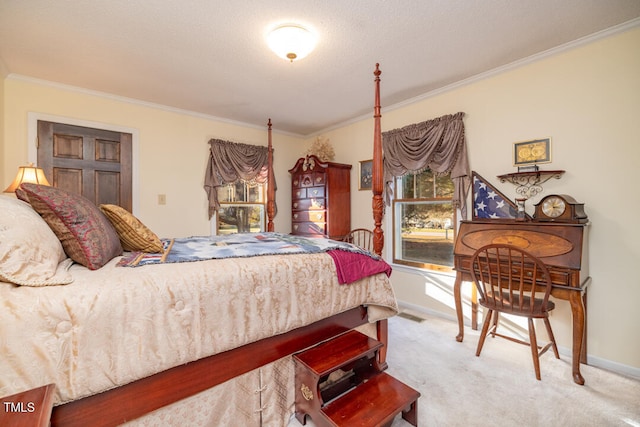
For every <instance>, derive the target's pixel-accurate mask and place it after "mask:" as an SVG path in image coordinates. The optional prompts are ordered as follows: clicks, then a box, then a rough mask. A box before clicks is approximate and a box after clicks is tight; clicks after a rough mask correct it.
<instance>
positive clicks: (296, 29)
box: [267, 24, 316, 62]
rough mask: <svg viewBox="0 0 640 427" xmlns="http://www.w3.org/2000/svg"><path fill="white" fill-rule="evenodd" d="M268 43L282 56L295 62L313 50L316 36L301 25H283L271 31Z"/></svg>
mask: <svg viewBox="0 0 640 427" xmlns="http://www.w3.org/2000/svg"><path fill="white" fill-rule="evenodd" d="M267 44H268V45H269V47H270V48H271V50H272V51H274V52H275V54H276V55H278V56H279V57H280V58H283V59H286V60H289V61H291V62H293V61H294V60H298V59H302V58H304V57H305V56H307V55H309V54H310V53H311V51H313V49H314V48H315V47H316V36H315V34H313V33H312V32H311V31H309V30H307V29H306V28H304V27H301V26H300V25H293V24H289V25H281V26H279V27H277V28H275V29H274V30H272V31H271V32H270V33H269V35H268V36H267Z"/></svg>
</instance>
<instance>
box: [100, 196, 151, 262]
mask: <svg viewBox="0 0 640 427" xmlns="http://www.w3.org/2000/svg"><path fill="white" fill-rule="evenodd" d="M100 210H101V211H102V213H104V214H105V216H106V217H107V218H108V219H109V221H111V224H113V226H114V227H115V229H116V231H117V232H118V236H120V243H122V248H123V249H124V250H125V251H131V252H151V253H156V252H162V242H161V241H160V238H159V237H158V236H157V235H156V234H155V233H154V232H153V231H151V230H149V229H148V228H147V226H145V225H144V224H143V223H142V222H141V221H140V220H139V219H138V218H136V217H135V216H133V214H131V213H130V212H129V211H128V210H126V209H124V208H123V207H120V206H118V205H100Z"/></svg>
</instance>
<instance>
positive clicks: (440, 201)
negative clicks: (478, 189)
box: [393, 169, 456, 271]
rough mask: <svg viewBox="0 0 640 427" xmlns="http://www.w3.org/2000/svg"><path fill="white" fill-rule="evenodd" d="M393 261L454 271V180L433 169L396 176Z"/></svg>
mask: <svg viewBox="0 0 640 427" xmlns="http://www.w3.org/2000/svg"><path fill="white" fill-rule="evenodd" d="M395 185H396V189H395V192H394V194H396V197H395V199H394V201H393V262H395V263H398V264H405V265H411V266H414V267H420V268H427V269H431V270H441V271H451V270H452V268H453V243H454V241H455V228H456V227H455V209H454V208H453V195H454V184H453V181H452V180H451V177H450V176H449V175H441V176H436V175H435V174H434V173H433V172H432V171H431V170H428V169H427V170H425V171H424V172H421V173H418V174H415V175H412V174H408V175H405V176H403V177H398V178H396V182H395Z"/></svg>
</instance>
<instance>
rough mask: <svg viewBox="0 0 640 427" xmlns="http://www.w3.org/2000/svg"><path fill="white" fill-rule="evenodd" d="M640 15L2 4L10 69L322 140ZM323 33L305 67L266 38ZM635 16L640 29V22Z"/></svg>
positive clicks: (633, 4)
mask: <svg viewBox="0 0 640 427" xmlns="http://www.w3.org/2000/svg"><path fill="white" fill-rule="evenodd" d="M638 17H640V0H560V1H559V0H483V1H481V0H404V1H403V0H396V1H393V0H367V1H365V0H350V1H349V0H322V1H311V0H276V1H266V0H239V1H215V0H188V1H176V0H155V1H143V0H90V1H87V0H60V1H51V0H0V70H3V72H4V73H5V74H13V75H17V76H25V77H30V78H36V79H43V80H47V81H51V82H56V83H61V84H65V85H71V86H75V87H79V88H83V89H89V90H94V91H99V92H104V93H108V94H112V95H117V96H122V97H127V98H133V99H137V100H141V101H145V102H150V103H156V104H161V105H164V106H168V107H173V108H178V109H183V110H188V111H192V112H196V113H200V114H205V115H209V116H215V117H218V118H221V119H226V120H232V121H237V122H242V123H246V124H249V125H255V126H261V127H264V125H265V122H266V120H267V118H269V117H271V118H272V120H273V123H274V130H277V131H285V132H289V133H292V134H296V135H305V136H308V135H313V134H314V133H317V132H320V131H322V130H324V129H327V128H330V127H332V126H335V125H337V124H340V123H344V122H346V121H349V120H351V119H353V118H357V117H362V116H363V115H366V114H372V112H373V70H374V67H375V63H376V62H379V63H380V68H381V70H382V105H383V111H384V106H388V105H392V104H396V103H399V102H401V101H403V100H407V99H411V98H414V97H418V96H421V95H424V94H426V93H429V92H431V91H434V90H437V89H438V88H441V87H443V86H447V85H449V84H452V83H455V82H458V81H460V80H464V79H466V78H469V77H471V76H474V75H478V74H480V73H483V72H487V71H489V70H492V69H495V68H498V67H501V66H504V65H506V64H509V63H512V62H514V61H517V60H520V59H523V58H527V57H529V56H532V55H535V54H538V53H541V52H544V51H546V50H549V49H552V48H554V47H557V46H560V45H563V44H566V43H569V42H572V41H574V40H578V39H580V38H583V37H586V36H589V35H592V34H594V33H597V32H599V31H602V30H606V29H609V28H611V27H614V26H617V25H620V24H625V23H627V25H628V24H629V21H632V20H637V19H638ZM291 21H293V22H298V23H301V24H306V25H308V26H310V27H311V28H313V29H314V30H315V31H316V32H317V33H318V35H319V43H318V46H317V47H316V50H315V51H314V52H312V53H311V54H310V55H309V56H308V57H307V58H305V59H303V60H301V61H299V62H294V63H289V62H286V61H284V60H282V59H280V58H278V57H276V56H275V55H274V54H273V53H272V52H271V51H270V50H269V49H268V48H267V46H266V43H265V35H266V33H267V31H268V30H269V29H270V28H273V27H274V26H275V25H277V24H279V23H283V22H291ZM631 24H634V22H632V23H631Z"/></svg>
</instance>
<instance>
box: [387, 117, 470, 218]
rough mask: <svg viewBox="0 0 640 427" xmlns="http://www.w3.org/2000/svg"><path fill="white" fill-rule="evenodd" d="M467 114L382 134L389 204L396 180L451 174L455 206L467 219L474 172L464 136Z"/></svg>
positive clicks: (412, 125) (433, 120)
mask: <svg viewBox="0 0 640 427" xmlns="http://www.w3.org/2000/svg"><path fill="white" fill-rule="evenodd" d="M463 117H464V113H462V112H459V113H456V114H449V115H446V116H442V117H438V118H436V119H432V120H428V121H426V122H422V123H415V124H411V125H408V126H405V127H403V128H400V129H394V130H391V131H388V132H383V133H382V149H383V152H384V181H385V201H386V204H387V205H389V204H390V202H391V198H392V197H393V183H394V178H396V177H401V176H404V175H406V174H408V173H418V172H421V171H423V170H425V169H426V168H429V169H431V170H432V171H433V172H434V173H435V174H450V175H451V179H452V180H453V183H454V186H455V193H454V196H453V205H454V207H455V208H460V210H461V213H462V217H463V218H466V216H467V208H466V204H467V203H466V201H467V194H468V192H469V187H470V185H471V178H470V177H471V172H470V170H469V161H468V158H467V146H466V142H465V135H464V123H463V121H462V119H463Z"/></svg>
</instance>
